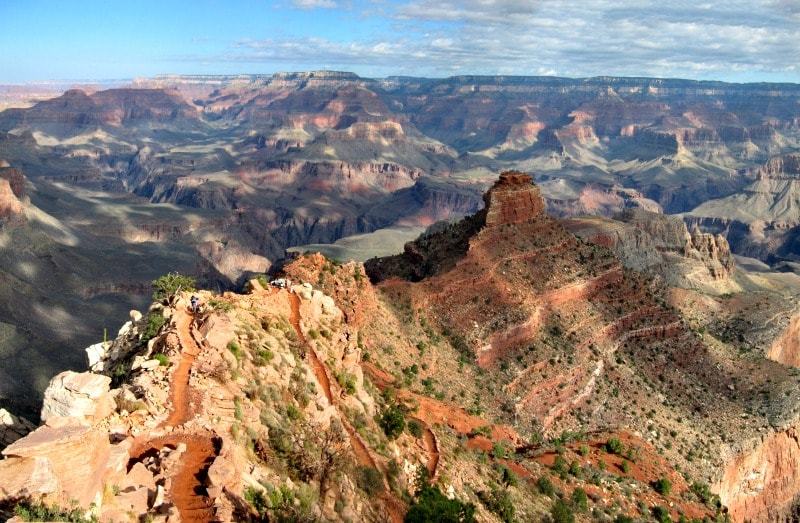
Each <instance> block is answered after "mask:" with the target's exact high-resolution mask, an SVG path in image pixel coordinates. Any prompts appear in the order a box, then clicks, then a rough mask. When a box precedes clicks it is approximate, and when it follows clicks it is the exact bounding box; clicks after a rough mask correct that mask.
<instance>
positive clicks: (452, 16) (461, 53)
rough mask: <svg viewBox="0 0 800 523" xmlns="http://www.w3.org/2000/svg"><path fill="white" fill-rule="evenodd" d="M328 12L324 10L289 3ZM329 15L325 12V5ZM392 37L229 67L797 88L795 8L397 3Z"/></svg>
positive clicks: (745, 0)
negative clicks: (753, 80) (762, 79)
mask: <svg viewBox="0 0 800 523" xmlns="http://www.w3.org/2000/svg"><path fill="white" fill-rule="evenodd" d="M294 3H295V5H298V6H301V7H307V8H310V7H333V5H335V3H334V2H333V0H294ZM329 4H331V5H329ZM381 9H382V10H381V11H380V12H372V13H369V14H366V15H364V20H363V23H366V24H368V23H370V18H381V19H382V20H381V21H382V22H384V23H390V24H393V26H394V27H395V28H396V30H395V31H394V32H393V36H392V35H387V34H386V33H385V32H382V33H381V36H380V37H379V38H374V39H369V38H366V37H363V38H353V39H350V40H347V39H344V40H343V41H342V40H339V39H337V40H333V39H325V38H318V37H313V36H304V37H294V38H281V39H274V40H263V41H250V42H241V43H239V44H237V45H236V46H235V48H234V49H233V51H232V53H231V54H230V55H229V56H227V57H225V59H228V60H234V61H243V62H272V63H277V64H290V65H291V66H294V67H298V68H313V67H315V66H318V65H319V64H330V65H332V66H334V67H340V68H350V69H355V70H359V71H362V72H363V71H366V72H367V73H368V74H369V73H372V74H376V73H389V74H394V73H398V74H417V75H430V76H445V75H448V74H456V73H458V74H463V73H470V74H472V73H474V74H492V73H503V74H555V73H556V72H557V73H558V74H559V75H563V76H594V75H605V74H613V75H647V76H686V77H693V78H723V79H725V78H728V79H730V78H734V77H737V78H738V77H740V76H743V75H744V76H747V75H749V76H753V77H759V75H762V76H770V75H772V76H777V77H784V78H785V77H788V78H790V79H794V80H795V81H800V77H798V73H797V65H796V64H798V63H800V24H798V21H800V20H799V19H800V7H798V3H797V1H796V0H727V1H725V2H699V1H696V0H695V1H692V0H671V1H670V2H664V1H662V0H628V1H626V2H619V1H612V0H581V1H574V0H461V1H454V0H453V1H450V0H406V1H405V2H404V3H401V4H400V5H399V6H395V7H389V6H388V4H381Z"/></svg>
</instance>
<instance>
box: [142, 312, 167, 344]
mask: <svg viewBox="0 0 800 523" xmlns="http://www.w3.org/2000/svg"><path fill="white" fill-rule="evenodd" d="M166 322H167V320H165V319H164V315H163V314H162V313H161V311H155V312H149V313H148V314H147V324H146V325H145V327H144V332H142V337H141V341H142V342H143V343H146V342H148V341H150V340H152V339H153V338H155V337H156V336H157V335H158V332H159V331H160V330H161V327H163V326H164V324H165V323H166Z"/></svg>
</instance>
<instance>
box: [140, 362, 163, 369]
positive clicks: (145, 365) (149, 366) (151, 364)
mask: <svg viewBox="0 0 800 523" xmlns="http://www.w3.org/2000/svg"><path fill="white" fill-rule="evenodd" d="M160 365H161V362H160V361H158V360H147V361H144V362H142V365H141V367H142V369H144V370H153V369H155V368H158V367H159V366H160Z"/></svg>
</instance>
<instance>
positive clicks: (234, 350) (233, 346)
mask: <svg viewBox="0 0 800 523" xmlns="http://www.w3.org/2000/svg"><path fill="white" fill-rule="evenodd" d="M228 350H229V351H231V354H233V355H234V356H235V357H236V360H237V361H238V360H241V359H242V348H241V347H240V346H239V343H238V342H237V341H236V340H231V341H229V342H228Z"/></svg>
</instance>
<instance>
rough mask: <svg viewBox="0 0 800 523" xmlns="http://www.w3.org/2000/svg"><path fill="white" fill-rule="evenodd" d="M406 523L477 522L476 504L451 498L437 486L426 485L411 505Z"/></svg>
mask: <svg viewBox="0 0 800 523" xmlns="http://www.w3.org/2000/svg"><path fill="white" fill-rule="evenodd" d="M404 521H405V523H432V522H434V521H435V522H438V523H475V505H473V504H472V503H464V502H462V501H460V500H458V499H449V498H448V497H447V496H445V495H444V494H442V492H441V491H440V490H439V488H438V487H436V486H431V485H425V486H423V487H422V489H421V490H420V492H419V493H418V495H417V500H416V501H415V502H414V503H413V504H412V505H411V507H409V509H408V512H407V513H406V516H405V519H404Z"/></svg>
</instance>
